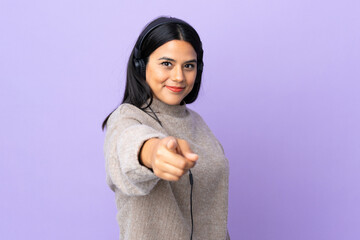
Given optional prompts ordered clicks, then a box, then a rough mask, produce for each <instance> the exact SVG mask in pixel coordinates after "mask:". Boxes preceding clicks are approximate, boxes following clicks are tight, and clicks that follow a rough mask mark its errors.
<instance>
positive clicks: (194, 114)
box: [186, 107, 205, 123]
mask: <svg viewBox="0 0 360 240" xmlns="http://www.w3.org/2000/svg"><path fill="white" fill-rule="evenodd" d="M186 109H187V110H188V112H189V113H190V115H191V117H192V118H193V119H194V120H196V121H200V122H204V123H205V121H204V119H203V118H202V117H201V115H200V114H199V113H198V112H196V111H195V110H193V109H190V108H188V107H187V108H186Z"/></svg>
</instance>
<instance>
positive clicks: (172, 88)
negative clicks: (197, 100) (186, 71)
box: [166, 86, 185, 92]
mask: <svg viewBox="0 0 360 240" xmlns="http://www.w3.org/2000/svg"><path fill="white" fill-rule="evenodd" d="M166 88H167V89H169V90H171V91H173V92H181V91H182V90H184V89H185V87H172V86H166Z"/></svg>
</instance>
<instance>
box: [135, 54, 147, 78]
mask: <svg viewBox="0 0 360 240" xmlns="http://www.w3.org/2000/svg"><path fill="white" fill-rule="evenodd" d="M134 66H135V69H136V71H137V72H138V73H139V74H141V75H142V76H143V77H145V71H146V64H145V62H144V60H143V59H141V58H140V59H137V58H134Z"/></svg>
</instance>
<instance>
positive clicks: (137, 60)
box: [133, 17, 203, 77]
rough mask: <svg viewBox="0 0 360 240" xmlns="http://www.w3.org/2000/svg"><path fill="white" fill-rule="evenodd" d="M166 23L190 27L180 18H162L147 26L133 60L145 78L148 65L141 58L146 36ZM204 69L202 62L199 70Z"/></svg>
mask: <svg viewBox="0 0 360 240" xmlns="http://www.w3.org/2000/svg"><path fill="white" fill-rule="evenodd" d="M166 23H180V24H184V25H188V26H190V25H189V24H188V23H187V22H185V21H183V20H181V19H178V18H174V17H160V18H158V19H156V20H155V21H153V22H151V23H150V24H149V25H147V26H146V28H145V29H144V30H143V31H142V34H141V35H140V37H139V39H140V41H138V42H137V44H135V49H134V58H133V61H134V66H135V69H136V71H137V72H138V73H140V74H141V75H142V76H144V77H145V71H146V64H145V61H144V59H143V58H141V51H140V49H141V47H142V43H143V41H144V39H145V38H146V36H147V35H148V34H149V33H150V32H151V31H152V30H154V29H155V28H157V27H158V26H160V25H163V24H166ZM202 69H203V63H202V62H201V63H198V70H200V71H202Z"/></svg>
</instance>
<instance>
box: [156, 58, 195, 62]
mask: <svg viewBox="0 0 360 240" xmlns="http://www.w3.org/2000/svg"><path fill="white" fill-rule="evenodd" d="M158 60H168V61H172V62H176V61H175V59H172V58H169V57H162V58H159V59H158ZM191 62H195V63H196V62H197V61H196V59H191V60H189V61H186V62H185V63H191Z"/></svg>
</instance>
